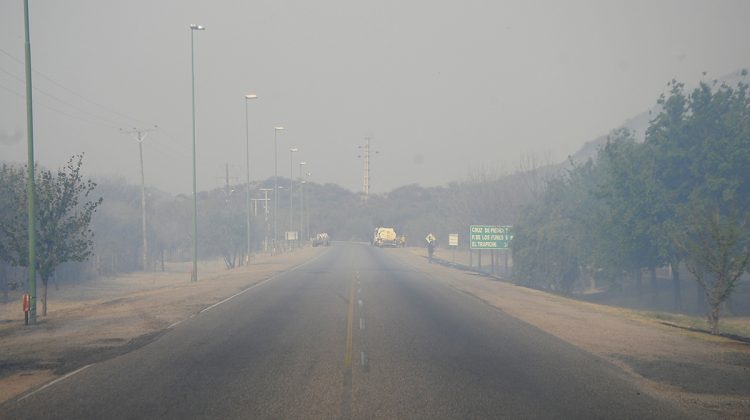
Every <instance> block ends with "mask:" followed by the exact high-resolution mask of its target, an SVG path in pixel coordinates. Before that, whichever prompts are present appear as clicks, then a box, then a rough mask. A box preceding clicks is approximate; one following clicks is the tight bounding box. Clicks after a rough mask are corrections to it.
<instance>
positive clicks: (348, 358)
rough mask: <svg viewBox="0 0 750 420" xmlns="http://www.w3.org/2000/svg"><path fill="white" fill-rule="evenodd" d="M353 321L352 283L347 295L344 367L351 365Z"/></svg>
mask: <svg viewBox="0 0 750 420" xmlns="http://www.w3.org/2000/svg"><path fill="white" fill-rule="evenodd" d="M353 323H354V285H352V286H351V295H350V297H349V314H348V316H347V318H346V354H345V355H344V367H345V368H350V367H351V365H352V344H353V343H352V342H353V335H354V331H352V330H353V325H352V324H353Z"/></svg>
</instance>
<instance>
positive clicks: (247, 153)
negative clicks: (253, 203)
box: [245, 93, 258, 264]
mask: <svg viewBox="0 0 750 420" xmlns="http://www.w3.org/2000/svg"><path fill="white" fill-rule="evenodd" d="M257 98H258V95H256V94H254V93H248V94H247V95H245V175H247V177H246V179H245V182H246V184H245V206H246V210H247V248H246V252H247V253H246V254H245V255H246V256H247V257H246V258H247V261H246V264H250V125H249V123H248V118H247V103H248V102H249V101H250V100H251V99H257Z"/></svg>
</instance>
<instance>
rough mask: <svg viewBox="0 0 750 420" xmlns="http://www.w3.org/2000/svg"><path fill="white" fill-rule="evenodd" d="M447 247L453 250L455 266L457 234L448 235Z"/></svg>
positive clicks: (454, 263)
mask: <svg viewBox="0 0 750 420" xmlns="http://www.w3.org/2000/svg"><path fill="white" fill-rule="evenodd" d="M448 246H450V247H452V248H453V265H456V248H458V233H449V234H448Z"/></svg>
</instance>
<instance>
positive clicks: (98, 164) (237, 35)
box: [0, 0, 750, 192]
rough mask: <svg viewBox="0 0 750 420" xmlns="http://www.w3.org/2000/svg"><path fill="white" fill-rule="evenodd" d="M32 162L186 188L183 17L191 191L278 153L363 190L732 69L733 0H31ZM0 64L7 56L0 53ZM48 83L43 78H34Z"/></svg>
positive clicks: (5, 113) (458, 168) (570, 144)
mask: <svg viewBox="0 0 750 420" xmlns="http://www.w3.org/2000/svg"><path fill="white" fill-rule="evenodd" d="M30 3H31V7H30V8H31V47H32V62H33V67H34V69H35V70H36V71H37V73H35V75H34V86H35V88H37V90H35V91H34V104H35V107H34V118H35V121H34V122H35V140H36V151H37V152H36V157H37V161H38V162H39V163H40V164H42V165H45V166H49V167H57V166H59V165H60V164H62V163H63V162H64V161H65V160H67V158H68V157H69V156H70V155H72V154H75V153H80V152H85V153H86V159H85V166H86V172H87V174H89V175H92V176H105V175H115V176H122V177H125V178H126V179H128V180H130V181H132V182H138V147H137V144H136V142H135V141H134V140H133V139H132V138H131V137H129V136H127V135H123V134H121V133H120V132H119V128H131V127H149V126H152V125H154V124H158V125H159V127H160V129H159V130H158V131H156V132H154V133H152V134H151V135H149V137H148V138H147V139H146V141H145V143H144V155H145V157H144V159H145V168H146V183H147V185H149V186H153V187H157V188H160V189H163V190H167V191H172V192H189V191H190V190H191V179H192V178H191V176H192V175H191V174H192V172H191V107H190V92H191V90H190V30H189V25H190V24H191V23H197V24H201V25H204V26H206V27H207V30H206V31H203V32H197V33H196V34H195V67H196V101H197V120H196V121H197V144H198V188H199V189H208V188H214V187H217V186H220V185H222V183H223V181H222V180H221V179H220V178H221V177H222V176H223V174H224V165H225V163H229V165H230V171H231V176H232V177H240V178H241V179H244V173H245V172H244V168H245V99H244V94H245V93H249V92H254V93H257V94H258V96H259V99H257V100H255V101H253V102H251V103H249V107H248V110H249V112H248V116H249V121H250V131H249V133H250V142H251V178H252V179H261V178H266V177H269V176H272V175H273V171H274V159H273V127H274V126H275V125H283V126H285V127H286V130H285V131H284V132H283V133H281V134H280V135H279V137H278V139H279V174H280V175H283V176H286V177H288V176H289V166H290V165H289V147H292V146H294V147H299V148H300V153H298V154H296V155H295V165H294V168H295V169H294V170H295V176H297V173H298V166H297V165H296V161H298V160H299V159H303V160H305V161H308V162H309V163H310V165H309V168H308V170H309V171H310V172H312V179H313V180H314V181H316V182H335V183H338V184H341V185H343V186H345V187H347V188H350V189H352V190H359V189H361V183H362V162H361V160H359V159H357V155H358V154H359V151H358V149H357V146H358V145H360V144H363V142H364V138H365V137H367V136H369V137H372V145H373V148H374V149H376V150H379V151H380V153H379V154H378V155H376V156H375V157H374V158H373V162H372V191H374V192H385V191H388V190H391V189H393V188H395V187H398V186H401V185H404V184H410V183H419V184H422V185H426V186H430V185H440V184H445V183H447V182H450V181H454V180H462V179H465V178H466V176H467V174H468V173H469V172H470V170H471V168H472V167H477V166H480V165H483V166H485V167H490V168H505V169H507V170H512V169H513V168H515V167H517V166H518V162H519V159H520V157H521V156H522V155H524V154H530V153H535V154H538V155H543V154H551V155H552V156H553V157H554V158H555V160H563V159H564V158H565V157H566V156H567V155H568V154H570V153H573V152H575V151H576V150H577V149H578V148H579V147H580V146H581V145H582V144H583V143H584V142H586V141H588V140H591V139H593V138H595V137H596V136H598V135H601V134H605V133H607V132H608V131H609V130H610V129H612V128H615V127H616V126H618V125H619V124H620V123H622V122H623V121H624V120H625V119H626V118H629V117H631V116H633V115H635V114H638V113H640V112H642V111H644V110H645V109H647V108H648V107H650V106H651V105H653V103H654V102H655V100H656V99H657V97H658V96H659V94H661V93H662V92H664V90H665V85H666V83H667V82H668V81H669V80H670V79H672V78H678V79H680V80H682V81H686V82H695V81H697V80H699V79H700V78H701V72H703V71H706V72H708V76H707V78H713V77H720V76H723V75H724V74H727V73H730V72H733V71H735V70H737V69H739V68H744V67H750V47H748V44H747V43H748V40H749V39H750V22H749V18H750V2H748V1H742V0H737V1H565V2H561V1H546V2H529V1H464V0H461V1H458V0H456V1H450V2H449V1H434V0H433V1H403V0H402V1H383V0H381V1H377V2H375V1H371V2H364V1H352V0H346V1H344V0H342V1H315V2H311V1H187V0H179V1H178V0H171V1H157V0H148V1H146V0H129V1H114V0H110V1H101V0H89V1H83V0H66V1H59V0H31V2H30ZM22 5H23V2H22V1H21V0H13V1H11V0H0V50H2V51H0V160H13V161H21V162H22V161H25V159H26V157H25V156H26V145H25V138H26V136H25V127H26V119H25V101H24V97H25V96H24V84H23V64H22V60H23V47H24V37H23V7H22ZM14 59H18V60H21V61H15V60H14ZM50 79H51V80H50Z"/></svg>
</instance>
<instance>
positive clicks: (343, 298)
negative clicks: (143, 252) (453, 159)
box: [0, 244, 685, 419]
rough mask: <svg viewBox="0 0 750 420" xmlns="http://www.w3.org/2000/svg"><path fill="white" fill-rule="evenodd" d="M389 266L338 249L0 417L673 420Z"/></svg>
mask: <svg viewBox="0 0 750 420" xmlns="http://www.w3.org/2000/svg"><path fill="white" fill-rule="evenodd" d="M395 252H403V251H402V250H398V249H373V248H371V247H369V246H367V245H358V244H336V245H334V246H332V247H331V248H330V249H328V250H326V252H325V253H324V254H322V255H321V256H320V257H319V258H317V259H315V260H312V261H310V262H308V263H306V264H305V265H302V266H299V267H298V268H296V269H295V270H293V271H290V272H287V273H285V274H283V275H280V276H278V277H276V278H273V279H271V280H269V281H267V282H265V283H263V284H261V285H259V286H257V287H254V288H253V289H251V290H248V291H247V292H246V293H243V294H241V295H239V296H236V297H234V298H232V299H230V300H228V301H226V302H223V303H221V304H219V305H217V306H215V307H212V308H210V309H208V310H206V311H204V312H202V313H200V314H198V315H196V316H195V317H193V318H190V319H188V320H185V321H184V322H182V323H180V324H179V325H177V326H174V327H173V328H170V329H169V330H168V331H167V332H166V333H165V334H163V335H161V336H159V337H158V338H157V339H155V340H154V341H153V342H151V343H149V344H148V345H145V346H143V347H141V348H139V349H137V350H134V351H132V352H130V353H127V354H125V355H122V356H119V357H116V358H113V359H110V360H107V361H104V362H100V363H96V364H94V365H91V366H89V367H87V368H85V369H83V370H81V371H79V372H77V373H75V374H74V375H71V376H69V377H67V378H65V379H63V380H61V381H59V382H57V383H55V384H53V385H51V386H48V387H47V388H45V389H42V390H40V391H38V392H36V393H33V394H31V395H27V396H25V398H23V399H22V400H20V401H19V400H18V399H16V400H13V401H9V402H8V403H6V404H5V405H3V406H2V407H0V417H2V418H8V419H11V418H12V419H18V418H34V419H45V418H60V419H119V418H123V419H125V418H127V419H140V418H175V419H184V418H206V419H208V418H210V419H225V418H274V419H283V418H362V419H366V418H382V419H395V418H408V419H414V418H429V419H438V418H452V419H466V418H493V419H495V418H555V419H559V418H575V419H583V418H639V419H641V418H659V419H664V418H685V413H681V412H678V411H676V409H675V408H674V407H672V406H670V405H669V404H668V403H666V402H664V401H660V400H656V399H653V398H651V397H649V396H647V395H645V394H641V393H639V392H638V390H637V389H636V387H635V386H634V385H633V384H632V383H631V382H630V381H629V380H628V379H627V377H626V376H625V374H623V373H622V372H621V371H619V370H618V369H616V368H615V367H613V366H611V365H609V364H608V363H607V362H605V361H603V360H601V359H599V358H597V357H594V356H592V355H590V354H588V353H585V352H583V351H581V350H579V349H577V348H575V347H572V346H571V345H569V344H567V343H565V342H563V341H561V340H559V339H557V338H555V337H553V336H551V335H549V334H546V333H544V332H542V331H540V330H538V329H536V328H534V327H532V326H530V325H528V324H526V323H523V322H521V321H519V320H517V319H515V318H513V317H510V316H508V315H506V314H504V313H503V312H502V311H500V310H497V309H495V308H492V307H490V306H489V305H487V304H485V303H483V302H481V301H479V300H478V299H476V298H474V297H472V296H468V295H466V294H463V293H461V292H458V291H456V290H454V289H452V288H450V287H447V286H445V285H442V284H441V283H439V282H436V281H434V280H433V279H431V278H430V277H429V276H428V275H427V274H425V273H424V272H421V271H419V270H418V269H417V268H415V266H411V265H407V264H404V263H403V262H400V260H398V259H396V258H394V257H393V255H392V253H395ZM582 322H585V321H584V320H582Z"/></svg>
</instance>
